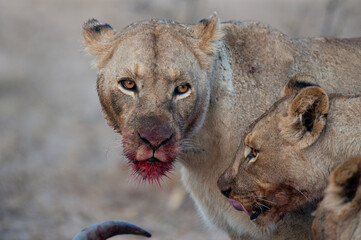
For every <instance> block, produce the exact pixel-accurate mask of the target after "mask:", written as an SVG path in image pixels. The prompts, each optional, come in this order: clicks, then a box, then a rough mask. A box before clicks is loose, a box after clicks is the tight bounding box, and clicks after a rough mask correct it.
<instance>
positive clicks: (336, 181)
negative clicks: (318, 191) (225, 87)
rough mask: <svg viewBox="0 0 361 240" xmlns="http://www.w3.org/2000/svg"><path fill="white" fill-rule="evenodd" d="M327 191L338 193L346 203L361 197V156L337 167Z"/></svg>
mask: <svg viewBox="0 0 361 240" xmlns="http://www.w3.org/2000/svg"><path fill="white" fill-rule="evenodd" d="M334 190H336V191H334ZM327 192H332V194H337V197H339V199H342V201H343V202H344V203H348V202H351V201H353V200H354V199H355V198H357V199H361V157H355V158H351V159H350V160H348V161H347V162H345V163H343V164H341V165H340V166H338V167H337V168H336V170H335V171H334V172H333V173H332V175H331V177H330V187H329V188H328V189H327ZM330 194H331V193H330ZM358 202H359V204H360V203H361V202H360V201H358ZM359 204H358V205H359Z"/></svg>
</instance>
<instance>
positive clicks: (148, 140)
mask: <svg viewBox="0 0 361 240" xmlns="http://www.w3.org/2000/svg"><path fill="white" fill-rule="evenodd" d="M138 135H139V138H140V139H141V140H142V141H143V142H144V143H145V144H147V145H148V146H149V147H150V148H151V149H153V150H157V149H158V148H160V147H161V146H162V145H165V144H167V142H169V141H170V140H171V139H172V136H173V135H172V134H166V135H162V136H159V135H156V136H154V134H149V135H148V134H141V133H138Z"/></svg>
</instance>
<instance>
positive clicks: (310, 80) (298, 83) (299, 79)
mask: <svg viewBox="0 0 361 240" xmlns="http://www.w3.org/2000/svg"><path fill="white" fill-rule="evenodd" d="M311 86H318V84H317V83H316V79H315V78H314V77H313V76H311V75H308V74H305V73H300V74H297V75H295V76H294V77H292V78H291V79H290V80H288V82H287V83H286V85H285V86H284V87H283V89H282V91H281V97H286V96H290V95H292V94H295V93H297V92H299V91H300V90H301V89H303V88H306V87H311Z"/></svg>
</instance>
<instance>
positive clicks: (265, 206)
mask: <svg viewBox="0 0 361 240" xmlns="http://www.w3.org/2000/svg"><path fill="white" fill-rule="evenodd" d="M256 204H257V205H259V206H262V207H264V208H267V209H270V207H269V206H267V205H264V204H262V203H259V202H257V201H256Z"/></svg>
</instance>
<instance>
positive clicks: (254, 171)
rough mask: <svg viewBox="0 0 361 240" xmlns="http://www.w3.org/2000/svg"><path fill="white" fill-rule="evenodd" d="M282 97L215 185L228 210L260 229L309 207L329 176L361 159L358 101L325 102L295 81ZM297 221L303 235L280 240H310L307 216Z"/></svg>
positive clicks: (345, 98)
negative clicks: (355, 158)
mask: <svg viewBox="0 0 361 240" xmlns="http://www.w3.org/2000/svg"><path fill="white" fill-rule="evenodd" d="M304 86H305V88H302V87H304ZM288 94H289V95H288ZM282 95H284V97H283V98H282V99H281V100H279V101H277V102H276V103H275V104H274V105H273V106H272V107H271V108H270V109H268V110H267V111H266V112H265V113H264V114H263V115H262V116H261V117H260V118H258V119H257V120H256V121H255V122H254V123H253V124H252V125H250V127H249V128H248V130H247V131H246V133H245V135H244V137H243V138H242V140H241V141H242V144H241V146H240V148H239V151H238V152H237V155H236V157H235V159H234V162H233V163H232V164H231V166H230V167H229V168H228V169H227V170H226V171H225V173H224V174H223V175H222V176H221V178H220V179H219V182H218V183H219V187H220V188H221V190H222V191H223V194H224V195H226V197H227V198H229V202H230V203H231V205H232V206H233V207H234V208H236V209H237V210H240V211H244V212H245V213H246V214H243V215H244V216H246V215H248V217H249V218H250V219H251V220H253V222H254V223H255V224H256V225H257V226H258V227H259V228H261V229H272V228H274V226H275V224H276V223H278V222H279V221H280V220H281V219H282V218H283V217H284V216H285V215H286V214H287V213H288V212H289V211H294V210H297V209H298V210H300V207H303V208H302V209H301V210H304V207H305V206H309V205H310V204H311V206H312V203H316V202H317V200H319V199H320V198H321V197H322V195H323V190H324V189H325V187H326V185H327V178H328V177H329V174H330V172H331V171H332V170H334V169H335V168H336V167H337V166H338V165H339V164H340V163H342V162H343V161H345V159H348V158H349V157H352V156H355V155H359V154H361V141H360V136H361V95H353V96H345V95H335V94H332V95H330V96H328V95H327V94H326V92H325V91H324V90H323V89H322V88H320V87H318V86H312V84H311V83H308V82H298V81H297V80H296V79H291V80H290V82H289V83H288V84H287V85H286V87H285V88H284V90H283V91H282ZM326 119H327V121H326ZM309 216H310V215H309ZM310 217H311V216H310ZM310 217H309V218H310ZM301 218H303V219H304V220H305V222H304V226H303V228H306V229H307V227H309V230H308V231H306V233H305V232H302V231H296V232H294V233H292V232H290V233H289V234H290V235H288V236H287V237H286V236H283V237H286V238H288V239H293V238H294V237H293V236H295V235H299V234H300V233H301V232H302V237H304V238H310V235H307V234H309V233H310V229H311V224H310V222H309V221H308V219H307V214H305V215H304V216H303V217H302V216H301ZM289 224H290V225H292V224H294V223H293V222H292V221H290V222H289Z"/></svg>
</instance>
